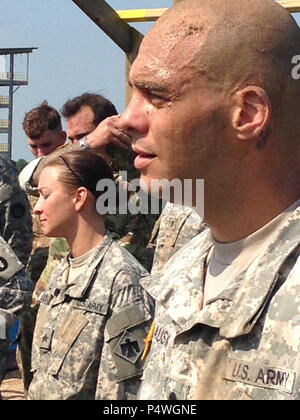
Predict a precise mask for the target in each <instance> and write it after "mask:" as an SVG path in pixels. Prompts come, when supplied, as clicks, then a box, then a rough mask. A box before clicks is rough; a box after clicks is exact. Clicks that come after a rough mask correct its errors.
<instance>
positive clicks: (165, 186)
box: [140, 175, 174, 201]
mask: <svg viewBox="0 0 300 420" xmlns="http://www.w3.org/2000/svg"><path fill="white" fill-rule="evenodd" d="M171 184H172V181H170V180H168V179H166V178H164V179H158V178H150V177H149V176H145V175H141V178H140V187H141V189H142V190H143V191H144V192H145V193H147V194H149V195H151V196H152V197H156V198H158V199H165V198H166V197H168V198H167V201H173V199H174V197H173V195H174V194H173V193H172V188H171V189H170V185H171Z"/></svg>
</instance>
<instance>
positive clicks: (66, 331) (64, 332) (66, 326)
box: [41, 312, 89, 375]
mask: <svg viewBox="0 0 300 420" xmlns="http://www.w3.org/2000/svg"><path fill="white" fill-rule="evenodd" d="M88 322H89V321H88V319H87V318H86V317H85V316H84V315H83V314H80V313H78V312H76V313H73V314H71V315H70V316H69V317H68V318H67V319H66V320H65V322H64V323H63V325H62V326H61V327H60V329H59V331H58V334H57V343H56V346H55V351H54V352H53V354H52V362H51V365H50V367H49V373H50V374H51V375H57V374H58V373H59V371H60V369H61V367H62V365H63V363H64V362H65V359H66V357H67V355H68V353H69V351H70V349H71V347H72V346H73V344H74V342H75V340H76V339H77V338H78V336H79V334H80V333H81V332H82V330H83V329H84V327H85V326H86V325H87V324H88ZM41 345H42V344H41ZM72 359H73V358H72ZM78 361H79V364H77V367H80V366H81V367H83V366H82V357H81V356H80V355H79V354H78V360H76V358H75V357H74V359H73V360H70V365H69V369H70V370H73V369H75V368H76V367H75V364H76V362H78Z"/></svg>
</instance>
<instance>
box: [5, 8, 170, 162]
mask: <svg viewBox="0 0 300 420" xmlns="http://www.w3.org/2000/svg"><path fill="white" fill-rule="evenodd" d="M107 3H108V4H110V5H111V6H112V7H113V8H114V9H115V10H121V9H141V8H164V7H170V6H171V5H172V4H173V1H172V0H108V1H107ZM0 6H1V13H0V46H1V48H27V47H30V48H31V47H37V48H38V49H37V50H34V51H33V53H32V54H30V56H29V83H28V85H27V86H21V87H20V88H18V89H17V90H16V91H15V93H14V98H13V140H12V159H14V160H18V159H25V160H27V161H30V160H32V159H33V156H32V154H31V152H30V151H29V148H28V146H27V140H26V136H25V133H24V131H23V129H22V122H23V119H24V115H25V112H27V111H29V110H30V109H32V108H33V107H35V106H38V105H39V104H40V103H41V102H42V101H43V100H45V99H46V100H47V101H48V103H49V105H52V106H54V107H55V108H56V109H58V110H60V109H61V107H62V105H63V104H64V103H65V102H66V101H67V100H68V99H71V98H73V97H74V96H77V95H81V94H82V93H83V92H87V91H89V92H97V93H100V94H102V95H104V96H106V97H107V98H108V99H110V100H111V101H112V102H113V103H114V104H115V106H116V108H117V109H118V111H119V112H122V111H123V110H124V107H125V54H124V52H123V51H122V50H121V49H120V48H119V47H117V46H116V44H115V43H114V42H113V41H112V40H111V39H110V38H109V37H108V36H107V35H106V34H105V33H104V32H103V31H102V30H101V29H100V28H98V26H97V25H96V24H95V23H94V22H93V21H92V20H91V19H90V18H89V17H88V16H86V15H85V14H84V13H83V12H82V11H81V9H79V7H78V6H77V5H76V4H75V3H73V2H72V0H0ZM131 25H132V26H134V27H135V28H137V29H138V30H139V31H140V32H142V33H146V32H147V30H148V29H149V28H150V26H151V25H152V23H139V24H131ZM25 65H26V60H25V59H24V57H23V58H22V57H18V59H17V60H16V66H15V71H16V72H18V67H19V70H20V72H21V73H22V72H23V70H24V66H25ZM3 66H4V64H3V63H2V62H1V60H0V72H1V71H3V69H1V68H2V67H3ZM0 95H8V89H6V88H3V87H1V88H0ZM5 112H6V113H5ZM1 118H3V119H5V118H7V111H3V110H2V111H1V113H0V119H1ZM63 125H64V127H65V123H64V120H63ZM6 141H7V136H3V135H1V136H0V142H6Z"/></svg>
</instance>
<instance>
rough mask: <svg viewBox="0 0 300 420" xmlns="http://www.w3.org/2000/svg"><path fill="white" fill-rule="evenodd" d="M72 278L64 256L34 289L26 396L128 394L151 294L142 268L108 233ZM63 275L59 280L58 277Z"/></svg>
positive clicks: (134, 387) (135, 379)
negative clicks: (36, 302) (42, 288)
mask: <svg viewBox="0 0 300 420" xmlns="http://www.w3.org/2000/svg"><path fill="white" fill-rule="evenodd" d="M92 258H93V260H92V262H91V263H90V264H89V265H88V267H84V272H83V273H80V274H79V273H78V274H76V275H77V277H75V279H74V278H73V279H71V283H67V282H66V280H65V278H64V275H65V273H66V270H68V269H69V261H68V259H64V260H63V261H62V262H61V264H60V265H59V266H58V267H56V269H55V271H54V272H53V275H52V277H51V280H50V284H49V288H48V290H47V291H46V292H44V293H42V295H41V296H40V301H41V303H40V309H39V312H38V317H37V323H36V329H35V333H34V341H33V353H32V370H33V372H34V377H33V380H32V382H31V385H30V388H29V399H42V400H44V399H59V400H60V399H63V400H65V399H95V398H96V399H109V400H111V399H133V398H135V396H136V394H137V391H138V388H139V385H140V375H141V369H142V364H141V361H140V355H141V353H142V351H143V348H144V341H143V339H144V338H145V336H146V334H147V329H148V327H149V323H150V322H151V318H152V315H153V302H152V300H151V299H150V298H149V297H148V296H147V294H146V293H145V292H144V290H143V289H142V288H141V287H140V285H139V280H140V278H141V277H142V276H146V275H147V271H146V270H145V269H144V268H143V267H142V266H141V265H140V264H139V263H138V262H137V261H136V260H135V258H133V257H132V255H130V254H129V253H128V252H127V251H126V250H124V249H122V248H121V247H120V246H119V245H118V244H117V243H115V242H114V241H113V240H112V238H111V235H110V234H109V233H107V235H106V236H105V238H104V240H103V242H102V243H101V244H100V245H99V246H98V247H97V248H95V252H94V253H93V254H92ZM62 278H63V280H62Z"/></svg>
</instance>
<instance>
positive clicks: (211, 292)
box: [204, 200, 300, 305]
mask: <svg viewBox="0 0 300 420" xmlns="http://www.w3.org/2000/svg"><path fill="white" fill-rule="evenodd" d="M299 205H300V200H297V201H296V202H295V203H293V204H292V205H291V206H290V207H288V208H287V209H286V210H285V211H284V212H283V213H281V214H280V215H278V216H277V217H275V219H273V220H271V222H269V223H268V224H266V225H265V226H263V227H262V228H261V229H259V230H257V231H256V232H254V233H252V234H251V235H249V236H247V237H246V238H244V239H241V240H239V241H236V242H231V243H226V244H222V243H220V242H217V241H215V240H213V244H214V247H213V249H212V252H210V254H209V257H208V259H209V263H208V268H207V272H206V278H205V288H204V305H205V304H206V303H207V302H209V301H210V300H212V299H214V298H216V297H217V296H218V295H219V294H220V293H221V292H222V291H224V290H225V289H226V288H227V287H228V285H229V284H230V282H231V281H232V279H234V278H235V277H236V276H237V275H238V274H239V273H241V272H242V271H244V270H245V269H246V268H247V267H248V266H249V264H250V263H251V262H252V261H254V260H255V259H256V258H257V257H258V256H259V255H260V254H261V253H262V252H263V250H264V249H266V247H267V246H268V245H269V244H270V242H272V237H273V236H275V235H276V234H277V232H278V229H280V228H281V227H282V226H283V225H284V223H285V222H286V221H287V220H288V218H289V217H290V215H291V213H292V212H293V211H294V210H295V209H296V208H297V207H298V206H299Z"/></svg>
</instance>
